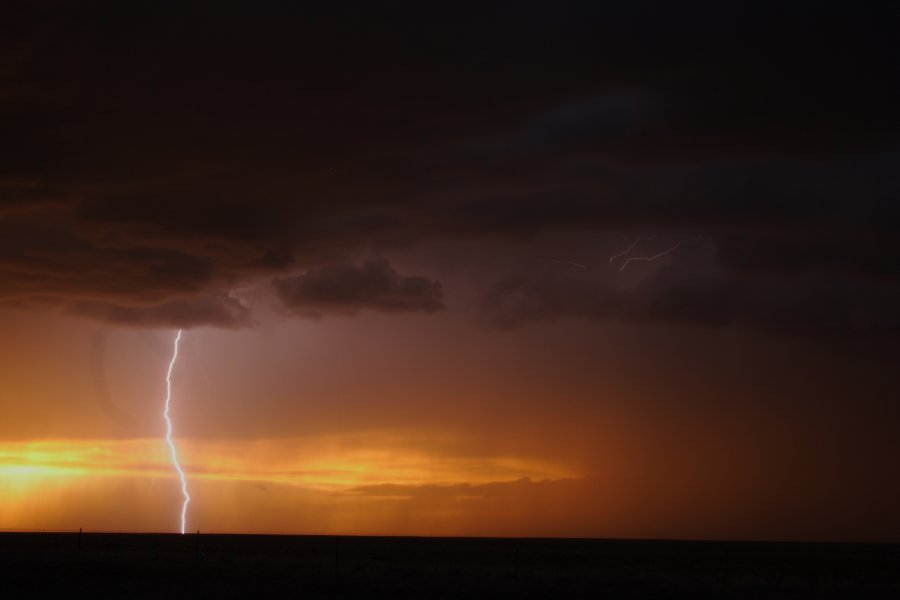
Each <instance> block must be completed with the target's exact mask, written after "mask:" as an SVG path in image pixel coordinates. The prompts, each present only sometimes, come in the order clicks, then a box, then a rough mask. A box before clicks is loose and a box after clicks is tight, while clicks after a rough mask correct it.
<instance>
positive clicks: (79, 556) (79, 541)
mask: <svg viewBox="0 0 900 600" xmlns="http://www.w3.org/2000/svg"><path fill="white" fill-rule="evenodd" d="M75 558H76V559H78V560H81V527H79V528H78V549H77V550H76V552H75Z"/></svg>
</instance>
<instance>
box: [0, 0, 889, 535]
mask: <svg viewBox="0 0 900 600" xmlns="http://www.w3.org/2000/svg"><path fill="white" fill-rule="evenodd" d="M8 13H9V17H10V18H5V19H4V23H3V25H2V26H0V28H2V29H0V31H2V35H0V123H2V125H0V128H2V131H3V139H4V140H5V142H6V143H4V144H2V145H0V332H2V336H0V529H60V530H77V529H78V528H84V529H86V530H103V531H176V530H177V529H178V516H179V512H180V508H181V503H182V498H181V494H180V488H179V485H178V478H177V473H176V472H175V470H174V468H173V465H172V463H171V461H170V456H169V454H168V448H167V446H166V443H165V439H164V436H165V430H166V424H165V421H164V419H163V415H162V410H163V404H164V402H165V399H166V374H167V368H168V365H169V362H170V360H171V358H172V352H173V350H174V341H175V336H176V333H177V332H178V330H183V335H182V338H181V341H180V345H179V356H178V360H177V362H176V363H175V364H174V367H173V371H172V397H171V415H172V420H173V431H174V442H175V444H176V446H177V448H178V452H179V457H180V459H181V464H182V466H183V468H184V470H185V472H186V473H187V479H188V488H189V490H190V493H191V503H190V505H189V507H188V510H187V528H188V530H191V531H193V530H197V529H199V530H202V531H208V532H213V531H216V532H275V533H301V534H334V533H339V534H379V535H466V536H565V537H606V538H678V539H764V540H847V541H894V542H897V541H900V516H898V513H897V511H896V506H897V505H898V502H900V483H898V479H897V477H896V476H895V475H896V474H895V471H896V466H897V464H898V459H900V438H898V436H897V435H896V426H897V425H896V424H897V423H898V420H900V403H898V399H900V377H898V376H897V370H896V365H897V364H898V363H897V359H898V350H897V348H898V341H900V251H898V248H897V240H898V235H897V234H898V232H900V210H898V204H897V198H898V193H900V118H898V115H897V110H896V106H897V105H898V102H900V55H898V47H897V44H896V41H895V37H896V36H895V35H894V32H895V31H896V28H897V25H898V23H897V15H896V13H895V11H893V10H892V9H890V8H887V7H882V6H881V5H880V4H877V3H867V2H862V3H854V4H853V5H852V6H851V5H849V4H837V3H835V4H823V3H819V2H805V1H800V2H793V3H790V4H789V5H783V4H781V3H777V4H776V3H760V2H752V3H751V2H730V3H721V2H687V3H669V2H650V1H647V0H639V1H636V2H629V3H599V2H554V3H542V2H527V1H526V2H523V1H519V2H498V3H491V4H488V5H484V6H482V7H481V8H480V9H479V10H478V11H476V12H468V11H465V10H463V8H461V7H457V6H452V7H451V6H444V7H440V6H436V5H434V4H432V3H420V2H419V3H412V2H393V3H387V4H384V5H378V6H375V5H373V4H371V3H328V5H327V6H312V5H310V3H295V2H274V1H273V2H258V3H238V2H217V3H201V2H179V3H177V4H168V3H164V2H163V3H160V2H154V3H143V2H128V3H91V4H90V5H88V6H85V5H79V4H77V3H67V2H57V1H46V2H14V3H13V4H12V6H11V7H10V8H9V10H8Z"/></svg>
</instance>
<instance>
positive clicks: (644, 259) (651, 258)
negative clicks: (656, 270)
mask: <svg viewBox="0 0 900 600" xmlns="http://www.w3.org/2000/svg"><path fill="white" fill-rule="evenodd" d="M683 243H684V240H681V241H680V242H678V243H677V244H675V245H674V246H672V247H671V248H667V249H665V250H663V251H662V252H657V253H656V254H654V255H652V256H631V257H629V258H627V259H625V262H623V263H622V266H620V267H619V270H620V271H621V270H623V269H624V268H625V267H627V266H628V263H631V262H651V261H654V260H656V259H657V258H659V257H661V256H665V255H666V254H668V253H669V252H672V251H673V250H676V249H677V248H678V247H679V246H681V245H682V244H683Z"/></svg>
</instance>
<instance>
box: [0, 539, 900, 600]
mask: <svg viewBox="0 0 900 600" xmlns="http://www.w3.org/2000/svg"><path fill="white" fill-rule="evenodd" d="M0 576H2V579H0V597H3V598H20V597H36V596H41V597H44V596H50V597H77V596H82V595H83V596H85V597H88V598H98V597H100V598H102V597H116V598H212V597H215V598H223V597H225V598H235V597H237V598H242V597H272V596H275V595H277V596H279V597H288V596H289V597H297V598H335V597H338V598H341V597H354V598H366V599H372V598H428V599H435V598H654V599H658V598H729V599H733V598H760V599H763V598H765V599H775V598H853V599H857V598H858V599H865V598H900V545H883V544H880V545H876V544H785V543H739V542H656V541H618V540H552V539H472V538H388V537H341V538H335V537H326V536H265V535H201V536H199V537H198V536H197V535H186V536H179V535H169V534H109V533H85V534H83V535H81V536H79V534H78V533H3V534H0Z"/></svg>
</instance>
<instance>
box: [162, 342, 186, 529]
mask: <svg viewBox="0 0 900 600" xmlns="http://www.w3.org/2000/svg"><path fill="white" fill-rule="evenodd" d="M179 341H181V330H180V329H179V330H178V335H176V336H175V351H174V352H173V353H172V360H171V361H170V362H169V372H168V373H167V374H166V408H165V410H164V411H163V418H164V419H165V420H166V443H167V444H169V450H171V451H172V464H173V465H174V466H175V470H176V471H178V477H179V479H181V495H182V496H183V497H184V502H183V503H182V505H181V533H184V530H185V518H186V516H187V506H188V503H189V502H190V501H191V496H190V495H189V494H188V490H187V477H186V476H185V474H184V471H183V470H182V468H181V465H180V464H178V452H177V451H176V450H175V442H173V441H172V419H170V418H169V404H170V403H171V401H172V370H173V369H174V368H175V361H176V360H178V342H179Z"/></svg>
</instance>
